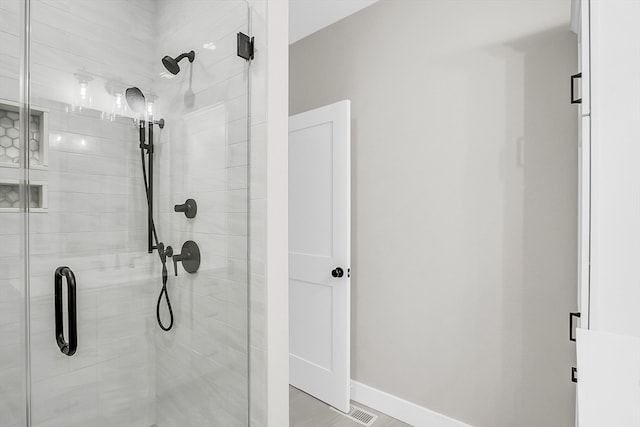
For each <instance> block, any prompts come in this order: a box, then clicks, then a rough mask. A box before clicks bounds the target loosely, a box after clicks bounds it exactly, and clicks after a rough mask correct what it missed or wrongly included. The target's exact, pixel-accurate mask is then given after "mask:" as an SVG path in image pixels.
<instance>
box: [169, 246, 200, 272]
mask: <svg viewBox="0 0 640 427" xmlns="http://www.w3.org/2000/svg"><path fill="white" fill-rule="evenodd" d="M179 262H181V263H182V267H184V269H185V270H187V273H191V274H193V273H195V272H196V271H198V268H200V248H199V247H198V244H197V243H196V242H194V241H193V240H187V241H186V242H184V245H182V250H181V251H180V253H179V254H173V270H174V272H175V274H176V276H177V275H178V263H179Z"/></svg>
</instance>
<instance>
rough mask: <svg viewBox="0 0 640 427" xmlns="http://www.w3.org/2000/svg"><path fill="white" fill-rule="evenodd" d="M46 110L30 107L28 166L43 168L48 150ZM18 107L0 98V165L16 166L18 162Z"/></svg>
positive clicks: (19, 124) (46, 160) (45, 165)
mask: <svg viewBox="0 0 640 427" xmlns="http://www.w3.org/2000/svg"><path fill="white" fill-rule="evenodd" d="M48 128H49V123H48V110H47V109H45V108H39V107H33V106H32V107H31V111H30V115H29V166H30V167H31V168H34V169H44V168H46V167H47V165H48V152H49V129H48ZM20 129H21V123H20V107H19V105H18V104H17V103H15V102H12V101H7V100H4V99H0V166H2V167H18V166H19V163H20Z"/></svg>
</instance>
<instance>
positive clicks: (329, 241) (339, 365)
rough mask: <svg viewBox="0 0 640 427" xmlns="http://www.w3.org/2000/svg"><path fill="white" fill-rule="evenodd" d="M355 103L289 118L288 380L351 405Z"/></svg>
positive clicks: (335, 403) (329, 399) (344, 405)
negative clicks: (351, 278)
mask: <svg viewBox="0 0 640 427" xmlns="http://www.w3.org/2000/svg"><path fill="white" fill-rule="evenodd" d="M350 111H351V104H350V102H349V101H341V102H338V103H336V104H332V105H329V106H326V107H322V108H318V109H316V110H312V111H307V112H305V113H301V114H298V115H295V116H292V117H290V118H289V366H290V368H289V369H290V376H289V382H290V383H291V385H293V386H294V387H297V388H299V389H301V390H303V391H305V392H307V393H309V394H311V395H313V396H315V397H316V398H318V399H320V400H322V401H324V402H326V403H328V404H329V405H331V406H333V407H334V408H336V409H339V410H341V411H343V412H348V411H349V400H350V376H351V373H350V348H349V346H350V293H351V292H350V282H351V280H350V262H351V256H350V254H351V226H350V225H351V224H350V223H351V221H350V218H351V212H350V203H351V202H350V200H351V191H350V188H351V178H350V177H351V166H350V151H351V149H350V144H351V129H350V121H351V117H350V116H351V114H350Z"/></svg>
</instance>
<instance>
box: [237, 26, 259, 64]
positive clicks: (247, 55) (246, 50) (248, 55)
mask: <svg viewBox="0 0 640 427" xmlns="http://www.w3.org/2000/svg"><path fill="white" fill-rule="evenodd" d="M254 39H255V37H249V36H248V35H246V34H243V33H238V56H239V57H240V58H244V59H246V60H247V61H251V60H252V59H253V51H254Z"/></svg>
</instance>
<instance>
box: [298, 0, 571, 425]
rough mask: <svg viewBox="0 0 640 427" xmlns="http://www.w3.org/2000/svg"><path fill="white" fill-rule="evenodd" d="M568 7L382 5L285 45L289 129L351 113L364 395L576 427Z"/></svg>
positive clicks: (465, 414)
mask: <svg viewBox="0 0 640 427" xmlns="http://www.w3.org/2000/svg"><path fill="white" fill-rule="evenodd" d="M569 3H570V2H569V1H568V0H563V1H558V0H548V1H544V0H543V1H525V0H514V1H509V2H504V1H501V2H498V1H425V0H420V1H417V0H416V1H414V0H403V1H397V0H396V1H392V0H382V1H381V2H380V3H377V4H374V5H373V6H371V7H369V8H367V9H364V10H363V11H361V12H359V13H357V14H355V15H352V16H350V17H348V18H346V19H345V20H343V21H340V22H338V23H336V24H334V25H332V26H331V27H328V28H326V29H324V30H322V31H320V32H318V33H316V34H314V35H312V36H310V37H308V38H306V39H303V40H301V41H300V42H298V43H296V44H294V45H292V46H291V48H290V55H291V57H290V109H291V114H295V113H299V112H302V111H306V110H309V109H312V108H315V107H319V106H322V105H326V104H329V103H332V102H335V101H338V100H341V99H350V100H351V101H352V109H353V110H352V117H353V123H352V126H353V127H352V128H353V134H352V153H353V163H352V186H353V201H352V209H353V218H352V221H353V235H352V245H353V258H352V259H353V265H352V268H353V270H354V276H353V279H352V283H353V287H352V292H353V306H352V337H353V338H352V378H353V379H354V380H356V381H359V382H362V383H365V384H367V385H370V386H372V387H375V388H378V389H381V390H383V391H386V392H388V393H391V394H393V395H396V396H399V397H401V398H404V399H407V400H409V401H412V402H415V403H417V404H419V405H421V406H424V407H427V408H429V409H432V410H435V411H438V412H440V413H443V414H445V415H448V416H450V417H453V418H456V419H459V420H461V421H465V422H467V423H470V424H473V425H474V426H479V427H482V426H484V427H513V426H532V427H534V426H536V427H539V426H567V427H568V426H573V425H574V400H575V389H574V385H573V384H572V383H571V382H570V381H569V372H570V367H571V366H572V364H573V363H574V359H575V348H574V346H573V345H572V344H571V343H569V342H568V341H567V317H568V312H569V311H571V310H575V308H576V290H575V288H576V216H577V211H576V205H577V200H576V194H577V179H576V176H577V145H576V144H577V130H576V129H577V112H576V111H575V108H574V107H572V106H571V105H570V104H569V103H568V101H569V100H568V96H569V94H568V82H569V80H568V76H569V75H570V74H572V73H574V72H575V70H576V67H577V65H576V64H577V52H576V40H575V36H574V35H573V34H571V33H569V30H568V27H569V23H568V20H569V8H570V4H569Z"/></svg>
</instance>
